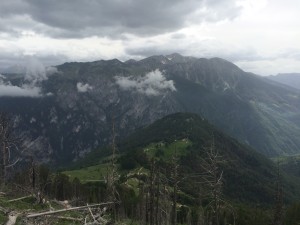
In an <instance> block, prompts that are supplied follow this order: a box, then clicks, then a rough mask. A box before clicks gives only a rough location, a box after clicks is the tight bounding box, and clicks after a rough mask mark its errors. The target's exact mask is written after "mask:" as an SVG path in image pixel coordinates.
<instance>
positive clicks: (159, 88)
mask: <svg viewBox="0 0 300 225" xmlns="http://www.w3.org/2000/svg"><path fill="white" fill-rule="evenodd" d="M115 79H116V83H117V85H118V86H119V87H120V88H121V89H122V90H128V91H136V92H138V93H141V94H145V95H147V96H158V95H161V94H163V93H164V92H165V91H176V88H175V85H174V81H173V80H167V79H166V77H165V76H164V75H163V74H162V72H161V71H159V70H158V69H157V70H155V71H152V72H149V73H147V74H146V75H145V76H140V77H133V76H130V77H115Z"/></svg>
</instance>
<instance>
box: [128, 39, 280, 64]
mask: <svg viewBox="0 0 300 225" xmlns="http://www.w3.org/2000/svg"><path fill="white" fill-rule="evenodd" d="M173 36H174V35H172V36H171V39H170V40H169V42H167V43H152V44H148V45H146V47H143V46H142V45H134V46H129V47H126V48H125V52H126V53H127V54H128V55H131V56H132V57H133V58H134V57H139V58H143V57H149V56H152V55H168V54H172V53H174V52H177V53H180V54H182V55H186V56H195V57H199V58H201V57H203V58H212V57H220V58H224V59H226V60H229V61H233V62H235V61H256V60H263V59H264V60H266V59H269V60H271V59H274V58H276V56H273V57H272V58H270V57H262V56H260V55H259V54H258V53H257V51H256V50H255V49H253V48H246V47H245V48H236V47H231V46H228V45H225V44H223V43H221V42H219V41H217V40H214V39H213V40H202V41H194V40H193V37H186V39H185V40H182V39H180V38H178V39H177V38H173ZM142 44H143V43H142Z"/></svg>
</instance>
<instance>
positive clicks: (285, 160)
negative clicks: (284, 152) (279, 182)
mask: <svg viewBox="0 0 300 225" xmlns="http://www.w3.org/2000/svg"><path fill="white" fill-rule="evenodd" d="M271 160H272V161H273V162H275V163H279V164H280V165H285V164H288V163H292V162H299V161H300V154H297V155H289V156H279V157H274V158H271Z"/></svg>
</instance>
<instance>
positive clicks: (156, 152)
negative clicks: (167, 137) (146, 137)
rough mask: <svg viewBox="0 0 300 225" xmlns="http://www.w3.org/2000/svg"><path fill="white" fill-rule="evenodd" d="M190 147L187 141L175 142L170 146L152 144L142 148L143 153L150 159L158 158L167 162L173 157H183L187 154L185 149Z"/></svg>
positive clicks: (161, 143)
mask: <svg viewBox="0 0 300 225" xmlns="http://www.w3.org/2000/svg"><path fill="white" fill-rule="evenodd" d="M191 145H192V142H191V141H190V140H188V139H182V140H176V141H174V142H173V143H171V144H167V143H165V142H159V143H152V144H150V145H148V146H147V147H145V148H144V151H145V152H146V153H147V154H149V156H150V157H158V158H161V159H163V160H169V159H171V157H172V156H173V155H175V154H176V155H177V156H183V155H185V154H186V153H187V151H186V149H187V148H188V147H189V146H191Z"/></svg>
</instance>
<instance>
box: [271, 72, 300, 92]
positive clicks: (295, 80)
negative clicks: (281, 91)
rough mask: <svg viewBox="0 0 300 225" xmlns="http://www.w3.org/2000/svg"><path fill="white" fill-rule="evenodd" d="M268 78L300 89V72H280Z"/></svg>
mask: <svg viewBox="0 0 300 225" xmlns="http://www.w3.org/2000/svg"><path fill="white" fill-rule="evenodd" d="M267 78H269V79H271V80H274V81H276V82H279V83H282V84H285V85H287V86H290V87H293V88H297V89H300V73H279V74H277V75H273V76H268V77H267Z"/></svg>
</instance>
